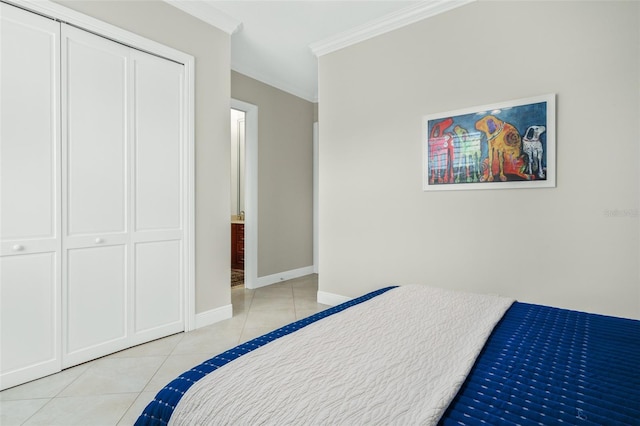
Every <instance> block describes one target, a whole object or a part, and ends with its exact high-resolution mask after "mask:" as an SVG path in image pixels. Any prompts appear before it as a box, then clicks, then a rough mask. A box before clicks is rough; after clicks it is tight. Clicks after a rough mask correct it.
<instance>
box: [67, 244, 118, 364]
mask: <svg viewBox="0 0 640 426" xmlns="http://www.w3.org/2000/svg"><path fill="white" fill-rule="evenodd" d="M126 257H127V249H126V246H124V245H114V246H107V247H93V248H83V249H73V250H69V251H68V258H67V262H68V266H67V268H68V274H67V291H66V297H65V299H66V300H65V301H66V305H67V317H66V321H65V325H66V329H67V339H66V348H65V349H66V351H65V352H66V353H67V356H68V358H67V359H66V360H65V366H67V365H69V360H72V362H71V364H74V363H77V362H78V360H80V359H82V360H85V361H86V360H87V359H91V358H93V357H95V356H99V355H95V353H101V352H103V353H102V354H104V353H109V352H113V351H115V350H118V349H121V348H122V347H124V342H123V340H124V339H125V338H126V329H125V318H126V286H127V271H126V266H125V265H126ZM80 351H86V359H84V358H85V357H84V356H81V355H78V352H80ZM74 355H75V356H74ZM79 362H82V361H79Z"/></svg>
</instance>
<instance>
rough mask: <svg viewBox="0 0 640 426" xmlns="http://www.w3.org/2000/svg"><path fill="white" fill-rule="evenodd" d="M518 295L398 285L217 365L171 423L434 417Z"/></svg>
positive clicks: (426, 420) (415, 420)
mask: <svg viewBox="0 0 640 426" xmlns="http://www.w3.org/2000/svg"><path fill="white" fill-rule="evenodd" d="M512 303H513V300H512V299H507V298H501V297H495V296H483V295H475V294H470V293H462V292H452V291H446V290H442V289H436V288H430V287H425V286H402V287H398V288H396V289H393V290H390V291H388V292H386V293H384V294H382V295H380V296H377V297H374V298H373V299H371V300H369V301H366V302H364V303H361V304H359V305H356V306H353V307H351V308H349V309H346V310H345V311H342V312H340V313H337V314H334V315H332V316H330V317H327V318H325V319H322V320H320V321H318V322H316V323H313V324H310V325H309V326H307V327H305V328H302V329H300V330H298V331H296V332H294V333H292V334H290V335H287V336H284V337H282V338H280V339H277V340H275V341H273V342H271V343H269V344H267V345H265V346H263V347H261V348H259V349H256V350H255V351H253V352H250V353H248V354H246V355H244V356H242V357H240V358H238V359H236V360H235V361H233V362H231V363H229V364H227V365H225V366H223V367H221V368H220V369H218V370H216V371H214V372H213V373H211V374H209V375H208V376H206V377H205V378H203V379H202V380H200V381H198V382H197V383H196V384H195V385H193V386H192V387H191V389H189V391H188V392H187V393H186V394H185V396H184V397H183V398H182V399H181V401H180V403H179V404H178V406H177V407H176V409H175V411H174V413H173V416H172V418H171V422H170V424H174V425H210V424H216V425H218V424H233V425H256V424H273V425H327V424H332V425H333V424H340V425H360V424H382V425H388V424H398V425H418V424H419V425H428V424H435V423H437V421H438V419H439V418H440V417H441V416H442V414H443V413H444V411H445V410H446V408H447V406H448V405H449V403H450V402H451V400H452V399H453V398H454V397H455V395H456V393H457V392H458V389H459V388H460V386H461V385H462V383H463V382H464V380H465V377H466V376H467V374H468V372H469V370H470V369H471V367H472V366H473V363H474V362H475V359H476V358H477V356H478V354H479V353H480V351H481V349H482V347H483V346H484V343H485V341H486V339H487V338H488V336H489V335H490V334H491V331H492V330H493V328H494V326H495V325H496V323H497V322H498V321H499V320H500V318H502V315H503V314H504V312H505V311H506V310H507V309H508V308H509V306H511V304H512Z"/></svg>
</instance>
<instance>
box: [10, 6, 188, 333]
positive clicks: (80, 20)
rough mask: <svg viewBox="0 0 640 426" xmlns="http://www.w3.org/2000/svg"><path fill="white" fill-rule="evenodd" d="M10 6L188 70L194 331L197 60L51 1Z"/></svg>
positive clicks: (186, 88)
mask: <svg viewBox="0 0 640 426" xmlns="http://www.w3.org/2000/svg"><path fill="white" fill-rule="evenodd" d="M2 1H4V2H6V3H8V4H13V5H14V6H17V7H20V8H22V9H25V10H29V11H31V12H35V13H38V14H40V15H44V16H48V17H50V18H53V19H57V20H60V21H63V22H66V23H68V24H71V25H73V26H75V27H78V28H81V29H83V30H86V31H89V32H91V33H94V34H96V35H99V36H101V37H104V38H107V39H110V40H113V41H116V42H118V43H121V44H124V45H126V46H129V47H132V48H134V49H137V50H141V51H143V52H147V53H151V54H154V55H157V56H161V57H163V58H166V59H169V60H172V61H174V62H178V63H181V64H183V65H184V67H185V80H186V81H185V82H184V88H185V90H186V95H187V97H188V98H187V99H186V103H187V104H186V108H185V110H186V111H185V116H186V117H185V123H187V126H188V129H187V130H186V133H187V141H186V143H187V146H188V153H187V155H188V158H187V161H188V165H189V167H190V168H191V169H190V170H189V171H188V174H189V175H188V179H187V180H188V182H187V186H188V187H187V191H186V192H187V194H185V196H186V197H187V204H188V205H187V206H186V207H185V214H186V215H187V217H186V218H185V230H184V235H185V238H186V239H188V241H186V243H187V245H186V247H185V249H184V251H183V254H184V256H185V257H186V259H185V265H187V271H185V275H186V280H187V282H186V284H185V285H186V289H185V306H184V310H185V318H184V320H185V331H189V330H192V329H193V325H194V321H195V231H194V229H195V201H194V200H195V196H194V194H195V177H194V172H195V168H194V146H195V131H194V126H195V89H194V87H195V59H194V57H193V56H191V55H189V54H186V53H184V52H181V51H179V50H176V49H173V48H171V47H168V46H165V45H163V44H160V43H158V42H156V41H153V40H150V39H148V38H145V37H142V36H139V35H137V34H134V33H132V32H129V31H126V30H123V29H122V28H119V27H116V26H114V25H111V24H108V23H106V22H103V21H100V20H98V19H95V18H92V17H90V16H87V15H84V14H82V13H79V12H76V11H75V10H72V9H69V8H67V7H64V6H61V5H59V4H57V3H53V2H52V1H49V0H37V1H33V0H32V1H29V0H2Z"/></svg>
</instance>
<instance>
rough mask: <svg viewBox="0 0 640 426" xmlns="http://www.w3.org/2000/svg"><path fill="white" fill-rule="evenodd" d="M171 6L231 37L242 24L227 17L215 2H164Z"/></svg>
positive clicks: (197, 0) (167, 0) (198, 0)
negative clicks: (215, 5) (214, 4)
mask: <svg viewBox="0 0 640 426" xmlns="http://www.w3.org/2000/svg"><path fill="white" fill-rule="evenodd" d="M164 1H165V2H166V3H168V4H170V5H171V6H173V7H175V8H177V9H180V10H182V11H183V12H186V13H188V14H189V15H191V16H194V17H196V18H198V19H199V20H201V21H203V22H206V23H207V24H210V25H213V26H214V27H216V28H218V29H220V30H222V31H224V32H225V33H227V34H229V35H231V34H233V33H235V32H236V31H238V29H240V27H241V26H242V22H241V21H239V20H237V19H236V18H234V17H232V16H230V15H227V14H226V13H224V12H223V11H221V10H220V9H217V8H216V7H214V6H213V2H211V1H208V0H164Z"/></svg>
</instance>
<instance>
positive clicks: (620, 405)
mask: <svg viewBox="0 0 640 426" xmlns="http://www.w3.org/2000/svg"><path fill="white" fill-rule="evenodd" d="M391 288H393V287H388V288H384V289H381V290H377V291H375V292H372V293H369V294H367V295H365V296H362V297H360V298H357V299H354V300H352V301H349V302H347V303H344V304H341V305H338V306H335V307H333V308H330V309H327V310H326V311H323V312H320V313H318V314H315V315H312V316H311V317H309V318H305V319H303V320H300V321H296V322H294V323H292V324H289V325H287V326H285V327H282V328H280V329H278V330H275V331H273V332H271V333H268V334H266V335H264V336H261V337H258V338H256V339H253V340H251V341H249V342H246V343H244V344H241V345H239V346H237V347H235V348H233V349H231V350H229V351H227V352H224V353H222V354H220V355H218V356H216V357H214V358H211V359H210V360H208V361H205V362H204V363H202V364H200V365H198V366H196V367H194V368H193V369H191V370H189V371H187V372H185V373H183V374H182V375H180V377H178V378H176V379H175V380H173V381H172V382H170V383H169V384H168V385H167V386H165V387H164V388H163V389H162V390H161V391H160V392H159V393H158V394H157V395H156V397H155V398H154V400H153V401H152V402H151V403H150V404H149V405H148V406H147V407H146V408H145V410H144V412H143V413H142V414H141V416H140V417H139V418H138V421H137V422H136V425H166V424H167V423H168V421H169V418H170V417H171V414H172V412H173V409H174V407H175V406H176V404H177V403H178V401H179V400H180V398H181V397H182V395H183V394H184V392H186V390H187V389H189V388H190V387H191V385H192V384H193V383H195V382H196V381H197V380H199V379H200V378H202V377H204V376H205V375H207V374H209V373H211V372H212V371H214V370H216V369H217V368H219V367H221V366H222V365H225V364H227V363H228V362H231V361H233V360H234V359H236V358H238V357H239V356H242V355H244V354H246V353H248V352H250V351H252V350H254V349H256V348H258V347H260V346H263V345H264V344H266V343H268V342H270V341H272V340H275V339H277V338H279V337H281V336H284V335H286V334H289V333H292V332H294V331H296V330H298V329H300V328H302V327H305V326H306V325H308V324H311V323H313V322H315V321H319V320H321V319H322V318H325V317H327V316H329V315H333V314H335V313H337V312H340V311H342V310H344V309H347V308H349V307H351V306H353V305H356V304H359V303H362V302H364V301H366V300H369V299H371V298H373V297H375V296H377V295H379V294H382V293H384V292H386V291H388V290H389V289H391ZM440 424H443V425H452V424H460V425H476V424H488V425H498V424H521V425H549V424H571V425H640V321H635V320H628V319H621V318H615V317H607V316H602V315H595V314H587V313H582V312H575V311H569V310H564V309H557V308H551V307H546V306H539V305H531V304H525V303H518V302H516V303H514V304H513V305H512V307H511V308H510V309H509V310H508V311H507V313H506V314H505V315H504V317H503V318H502V320H501V321H500V322H499V323H498V325H497V326H496V328H495V329H494V331H493V333H492V335H491V336H490V338H489V339H488V340H487V343H486V345H485V347H484V349H483V350H482V352H481V354H480V356H479V357H478V359H477V360H476V363H475V365H474V367H473V369H472V370H471V372H470V374H469V376H468V377H467V380H466V381H465V383H464V384H463V386H462V388H461V389H460V392H459V393H458V395H457V396H456V397H455V399H454V400H453V401H452V402H451V404H450V406H449V408H448V410H447V411H446V413H445V414H444V416H443V417H442V419H441V420H440Z"/></svg>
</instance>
